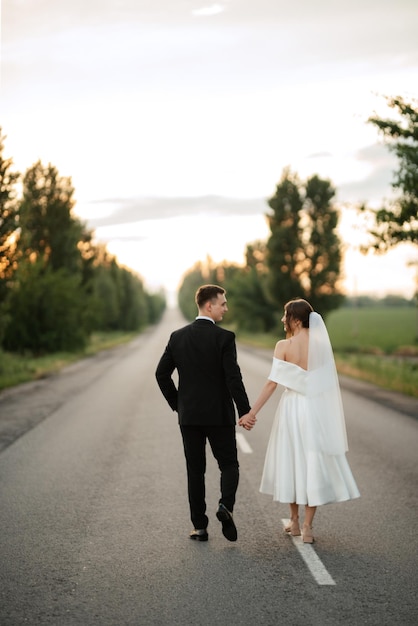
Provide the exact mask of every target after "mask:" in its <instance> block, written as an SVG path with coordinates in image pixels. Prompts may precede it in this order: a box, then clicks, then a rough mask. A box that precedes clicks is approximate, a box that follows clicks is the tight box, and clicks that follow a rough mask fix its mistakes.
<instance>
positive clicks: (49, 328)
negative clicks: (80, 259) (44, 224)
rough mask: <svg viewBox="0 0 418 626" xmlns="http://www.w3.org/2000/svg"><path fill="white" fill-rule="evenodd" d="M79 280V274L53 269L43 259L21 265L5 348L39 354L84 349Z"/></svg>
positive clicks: (83, 316)
mask: <svg viewBox="0 0 418 626" xmlns="http://www.w3.org/2000/svg"><path fill="white" fill-rule="evenodd" d="M80 280H81V277H80V274H73V275H71V274H69V273H68V271H67V270H65V269H62V268H61V269H59V270H53V269H52V268H51V267H48V266H47V267H46V266H45V263H44V261H43V260H41V259H39V260H37V261H35V262H33V263H22V264H20V265H19V269H18V271H17V280H16V281H15V283H14V286H13V289H12V293H11V310H12V311H13V316H12V317H11V320H10V322H9V324H8V326H7V332H6V335H5V338H4V342H3V344H4V347H5V348H6V349H7V350H11V351H16V352H24V351H26V350H30V351H32V352H33V353H34V354H36V355H40V354H44V353H49V352H59V351H62V350H63V351H74V350H78V349H80V348H83V347H84V346H85V344H86V340H87V333H86V330H85V326H86V325H85V323H84V318H85V315H86V307H85V303H84V302H83V299H82V298H80Z"/></svg>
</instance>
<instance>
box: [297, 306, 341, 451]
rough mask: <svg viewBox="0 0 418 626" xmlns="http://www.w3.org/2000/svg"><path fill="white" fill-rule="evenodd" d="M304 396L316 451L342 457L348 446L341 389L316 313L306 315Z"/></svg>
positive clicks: (329, 349)
mask: <svg viewBox="0 0 418 626" xmlns="http://www.w3.org/2000/svg"><path fill="white" fill-rule="evenodd" d="M307 396H308V406H309V407H310V411H311V418H312V422H311V425H312V427H315V426H316V427H317V428H318V430H319V432H318V433H317V436H318V435H319V447H320V448H321V449H322V450H323V452H325V453H326V454H331V455H337V454H345V452H346V451H347V450H348V445H347V433H346V429H345V419H344V409H343V405H342V400H341V393H340V385H339V382H338V376H337V370H336V367H335V361H334V355H333V352H332V347H331V342H330V340H329V336H328V331H327V329H326V327H325V324H324V321H323V319H322V317H321V316H320V315H319V314H318V313H311V314H310V315H309V354H308V385H307ZM314 425H315V426H314ZM316 440H317V442H318V437H317V438H316Z"/></svg>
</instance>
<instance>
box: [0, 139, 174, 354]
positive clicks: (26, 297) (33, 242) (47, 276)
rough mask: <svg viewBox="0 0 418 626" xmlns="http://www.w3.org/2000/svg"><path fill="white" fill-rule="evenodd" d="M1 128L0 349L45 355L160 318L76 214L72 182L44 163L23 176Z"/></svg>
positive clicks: (154, 297) (139, 284)
mask: <svg viewBox="0 0 418 626" xmlns="http://www.w3.org/2000/svg"><path fill="white" fill-rule="evenodd" d="M4 142H5V136H4V135H3V133H2V131H1V129H0V347H2V348H3V349H5V350H9V351H15V352H25V351H30V352H32V353H33V354H36V355H39V354H43V353H49V352H57V351H61V350H63V351H73V350H79V349H82V348H83V347H85V345H86V343H87V341H88V338H89V336H90V335H91V333H92V332H94V331H114V330H121V331H137V330H139V329H141V328H142V327H144V326H146V325H147V324H150V323H154V322H156V321H158V319H159V318H160V316H161V315H162V313H163V311H164V309H165V304H166V303H165V296H164V294H163V293H162V292H161V293H157V294H152V293H148V292H147V290H146V289H145V288H144V284H143V281H142V279H141V278H140V277H139V276H138V275H136V274H134V273H133V272H132V271H131V270H129V269H127V268H125V267H122V266H121V265H119V263H118V262H117V260H116V258H115V257H114V256H113V255H111V254H110V253H109V252H108V250H107V249H106V246H105V245H104V244H102V243H97V242H95V241H94V238H93V236H94V233H93V231H91V230H89V229H88V228H87V227H86V225H85V224H84V223H83V222H82V221H80V220H79V219H78V218H77V217H76V216H75V215H74V214H73V208H74V205H75V200H74V188H73V186H72V182H71V179H70V178H68V177H63V176H60V175H59V172H58V171H57V169H56V168H55V167H54V166H53V165H51V164H49V165H47V166H45V165H43V164H42V163H41V161H38V162H37V163H35V164H34V165H32V167H30V168H29V169H28V170H27V171H26V172H25V173H24V174H23V175H21V174H20V173H18V172H16V171H14V169H13V160H12V159H11V158H6V157H5V156H4Z"/></svg>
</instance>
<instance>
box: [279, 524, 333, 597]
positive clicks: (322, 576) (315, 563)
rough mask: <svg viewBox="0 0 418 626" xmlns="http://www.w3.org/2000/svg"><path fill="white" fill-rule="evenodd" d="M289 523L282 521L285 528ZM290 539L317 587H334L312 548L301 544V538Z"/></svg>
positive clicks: (309, 545)
mask: <svg viewBox="0 0 418 626" xmlns="http://www.w3.org/2000/svg"><path fill="white" fill-rule="evenodd" d="M289 521H290V520H288V519H282V523H283V526H284V527H285V526H287V525H288V524H289ZM290 537H291V539H292V541H293V545H294V546H295V547H296V548H297V550H298V552H299V554H300V555H301V557H302V559H303V560H304V561H305V563H306V565H307V567H308V569H309V571H310V572H311V574H312V576H313V577H314V578H315V580H316V582H317V583H318V585H335V584H336V583H335V580H334V579H333V578H332V576H331V575H330V574H329V572H328V571H327V569H326V567H325V565H324V564H323V563H322V561H321V559H320V558H319V556H318V555H317V554H316V552H315V550H314V548H313V546H312V545H311V544H309V543H303V540H302V537H292V535H290Z"/></svg>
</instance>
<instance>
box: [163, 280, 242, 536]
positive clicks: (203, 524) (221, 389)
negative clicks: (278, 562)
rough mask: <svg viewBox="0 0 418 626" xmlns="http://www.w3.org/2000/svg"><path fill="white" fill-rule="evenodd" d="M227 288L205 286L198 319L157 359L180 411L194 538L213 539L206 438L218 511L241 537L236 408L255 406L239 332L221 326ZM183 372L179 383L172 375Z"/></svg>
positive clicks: (227, 530) (226, 530)
mask: <svg viewBox="0 0 418 626" xmlns="http://www.w3.org/2000/svg"><path fill="white" fill-rule="evenodd" d="M225 293H226V292H225V289H223V288H222V287H219V286H218V285H203V286H202V287H200V288H199V289H198V290H197V292H196V296H195V301H196V305H197V308H198V313H199V314H198V316H197V317H196V319H195V321H194V322H192V323H191V324H189V325H188V326H185V327H184V328H181V329H179V330H177V331H175V332H173V333H172V334H171V337H170V339H169V342H168V344H167V347H166V348H165V351H164V353H163V355H162V357H161V359H160V362H159V363H158V366H157V370H156V378H157V382H158V385H159V387H160V389H161V391H162V393H163V395H164V397H165V399H166V400H167V402H168V404H169V405H170V407H171V408H172V409H173V411H177V413H178V419H179V424H180V431H181V434H182V437H183V447H184V454H185V457H186V465H187V481H188V493H189V504H190V516H191V520H192V523H193V526H194V530H192V532H191V533H190V538H191V539H195V540H196V541H207V540H208V532H207V526H208V522H209V520H208V517H207V515H206V501H205V470H206V440H208V441H209V444H210V446H211V449H212V453H213V456H214V457H215V459H216V461H217V462H218V466H219V469H220V472H221V497H220V500H219V507H218V510H217V513H216V516H217V518H218V520H219V521H220V522H221V523H222V532H223V534H224V536H225V537H226V539H228V540H229V541H236V540H237V529H236V526H235V523H234V520H233V517H232V511H233V508H234V504H235V494H236V491H237V487H238V478H239V469H238V455H237V445H236V439H235V408H234V403H235V405H236V407H237V410H238V415H239V416H240V417H241V416H242V415H245V414H246V413H248V412H249V411H250V405H249V402H248V397H247V393H246V391H245V388H244V384H243V382H242V377H241V371H240V368H239V365H238V363H237V351H236V345H235V335H234V333H232V332H231V331H228V330H225V329H224V328H220V327H219V326H216V322H220V321H221V320H222V318H223V316H224V314H225V313H226V311H227V310H228V306H227V300H226V297H225ZM175 369H176V370H177V373H178V380H179V383H178V387H176V385H175V383H174V381H173V378H172V374H173V372H174V370H175Z"/></svg>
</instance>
